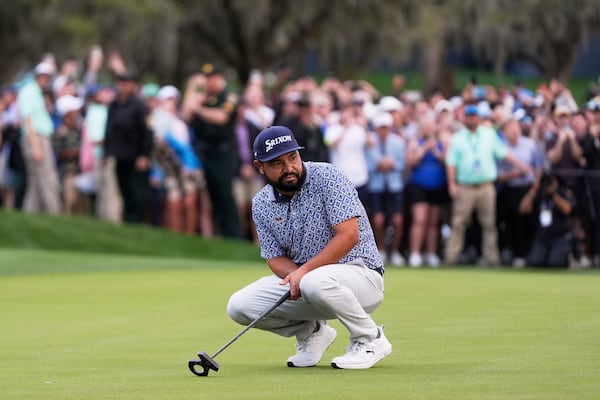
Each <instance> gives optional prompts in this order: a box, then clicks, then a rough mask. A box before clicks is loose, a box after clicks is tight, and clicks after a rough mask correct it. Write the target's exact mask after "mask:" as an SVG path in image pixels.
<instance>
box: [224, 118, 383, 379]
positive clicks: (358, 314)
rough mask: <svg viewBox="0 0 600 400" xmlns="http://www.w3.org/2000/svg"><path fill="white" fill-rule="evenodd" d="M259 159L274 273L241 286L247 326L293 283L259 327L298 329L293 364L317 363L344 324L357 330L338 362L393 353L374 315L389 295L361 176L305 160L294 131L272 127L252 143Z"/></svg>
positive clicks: (359, 362) (260, 216) (235, 301)
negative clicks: (357, 184)
mask: <svg viewBox="0 0 600 400" xmlns="http://www.w3.org/2000/svg"><path fill="white" fill-rule="evenodd" d="M253 149H254V159H255V160H254V165H255V166H256V168H257V169H258V170H259V171H260V173H261V174H262V175H263V176H264V177H265V179H266V180H267V183H268V184H267V185H266V186H265V187H264V188H263V189H262V190H261V191H260V192H259V193H258V194H257V195H256V196H255V197H254V199H253V202H252V216H253V219H254V222H255V223H256V229H257V232H258V238H259V242H260V249H261V256H262V257H263V258H265V259H266V260H267V265H268V266H269V268H270V269H271V271H272V275H270V276H266V277H264V278H261V279H259V280H257V281H255V282H254V283H251V284H249V285H248V286H246V287H244V288H242V289H240V290H239V291H237V292H236V293H234V294H233V295H232V296H231V298H230V299H229V303H228V305H227V312H228V314H229V316H230V317H231V318H232V319H233V320H235V321H236V322H238V323H240V324H242V325H247V324H248V323H250V322H251V321H253V320H254V319H255V318H256V316H257V315H258V313H259V312H261V311H262V310H264V309H266V308H267V307H269V306H270V305H272V304H273V303H275V302H276V301H277V299H279V298H281V297H282V296H283V295H284V294H285V293H286V292H287V291H288V290H289V291H290V299H289V300H288V301H285V302H284V303H283V304H282V305H281V306H279V307H278V308H277V309H275V311H273V312H272V313H270V314H269V315H267V316H266V317H265V318H264V319H262V320H261V321H259V322H258V323H257V324H256V325H255V327H256V328H258V329H262V330H266V331H270V332H273V333H276V334H278V335H280V336H284V337H294V336H295V337H296V340H297V345H296V348H297V353H296V354H295V355H293V356H292V357H290V358H288V360H287V365H288V366H289V367H313V366H315V365H317V364H318V363H319V362H320V360H321V358H322V357H323V354H324V353H325V351H326V350H327V348H328V347H329V346H330V345H331V343H332V342H333V341H334V340H335V337H336V335H337V332H336V331H335V329H334V328H332V327H330V326H329V325H327V320H333V319H337V320H339V321H340V322H341V323H342V325H344V327H345V328H346V329H347V330H348V333H349V336H350V346H349V347H348V352H347V353H346V354H345V355H343V356H339V357H335V358H333V360H332V362H331V365H332V366H333V367H334V368H347V369H365V368H370V367H372V366H373V365H375V364H376V363H377V362H379V361H380V360H382V359H383V358H384V357H386V356H387V355H389V354H390V353H391V352H392V345H391V343H390V342H389V341H388V340H387V339H386V337H385V335H384V333H383V328H382V327H379V326H377V325H376V324H375V322H374V321H373V319H372V318H371V316H370V314H371V313H372V312H373V311H375V310H376V309H377V307H378V306H379V305H380V304H381V302H382V301H383V273H384V266H383V260H382V259H381V256H380V255H379V252H378V251H377V245H376V243H375V238H374V236H373V231H372V230H371V227H370V225H369V219H368V217H367V214H366V211H365V209H364V207H363V206H362V204H361V202H360V200H359V198H358V194H357V192H356V190H355V188H354V185H353V183H352V182H351V181H350V180H349V179H348V178H347V177H346V176H345V175H344V174H343V173H342V172H341V171H340V170H338V169H337V168H336V167H335V166H333V165H331V164H328V163H317V162H308V161H307V162H304V161H303V160H302V158H301V157H300V153H299V152H298V150H300V149H302V147H301V146H299V145H298V142H297V141H296V138H295V137H294V134H293V133H292V131H290V130H289V129H288V128H287V127H284V126H273V127H270V128H267V129H265V130H263V131H261V133H260V134H259V135H258V136H257V138H256V140H255V141H254V145H253Z"/></svg>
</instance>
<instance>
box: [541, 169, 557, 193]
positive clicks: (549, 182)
mask: <svg viewBox="0 0 600 400" xmlns="http://www.w3.org/2000/svg"><path fill="white" fill-rule="evenodd" d="M553 184H554V177H553V176H552V175H550V174H549V173H544V174H543V175H542V177H541V179H540V192H541V194H542V195H543V196H546V197H551V196H552V195H553V194H554V190H552V191H550V190H549V189H550V188H552V186H553Z"/></svg>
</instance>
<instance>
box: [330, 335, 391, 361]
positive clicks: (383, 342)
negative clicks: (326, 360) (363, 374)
mask: <svg viewBox="0 0 600 400" xmlns="http://www.w3.org/2000/svg"><path fill="white" fill-rule="evenodd" d="M377 331H378V332H377V334H378V336H377V338H376V339H373V340H372V341H370V342H368V343H363V342H352V343H350V346H349V347H348V349H347V353H346V354H344V355H343V356H340V357H335V358H334V359H333V360H332V361H331V366H332V367H333V368H341V369H366V368H371V367H372V366H373V365H375V364H377V363H378V362H379V361H381V360H382V359H383V358H384V357H386V356H388V355H390V354H391V353H392V344H391V343H390V342H389V341H388V340H387V338H386V337H385V335H384V334H383V326H381V327H377Z"/></svg>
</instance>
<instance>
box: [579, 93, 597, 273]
mask: <svg viewBox="0 0 600 400" xmlns="http://www.w3.org/2000/svg"><path fill="white" fill-rule="evenodd" d="M586 117H587V119H588V123H589V129H588V132H589V134H588V135H587V136H586V140H585V141H584V143H583V144H582V147H583V155H584V157H585V171H586V178H587V179H586V180H587V185H586V187H587V188H589V190H590V192H591V193H590V194H591V200H592V201H591V203H592V207H593V209H592V210H593V218H592V221H591V222H592V229H591V232H590V233H591V234H592V237H593V238H594V241H593V252H594V254H595V255H594V265H595V266H596V267H600V97H595V98H593V99H592V100H590V101H589V102H588V104H587V110H586Z"/></svg>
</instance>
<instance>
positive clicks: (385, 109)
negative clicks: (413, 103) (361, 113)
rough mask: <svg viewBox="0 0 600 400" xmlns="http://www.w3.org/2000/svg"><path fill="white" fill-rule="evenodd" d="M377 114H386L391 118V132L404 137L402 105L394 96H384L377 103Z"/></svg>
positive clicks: (403, 111)
mask: <svg viewBox="0 0 600 400" xmlns="http://www.w3.org/2000/svg"><path fill="white" fill-rule="evenodd" d="M377 110H378V111H379V113H388V114H390V115H391V116H392V118H393V121H394V122H393V125H392V132H394V133H395V134H397V135H399V136H402V137H403V136H404V124H405V122H406V121H405V117H406V115H405V110H404V105H403V104H402V102H401V101H400V100H398V99H397V98H396V97H394V96H384V97H382V98H381V99H379V102H378V103H377Z"/></svg>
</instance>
